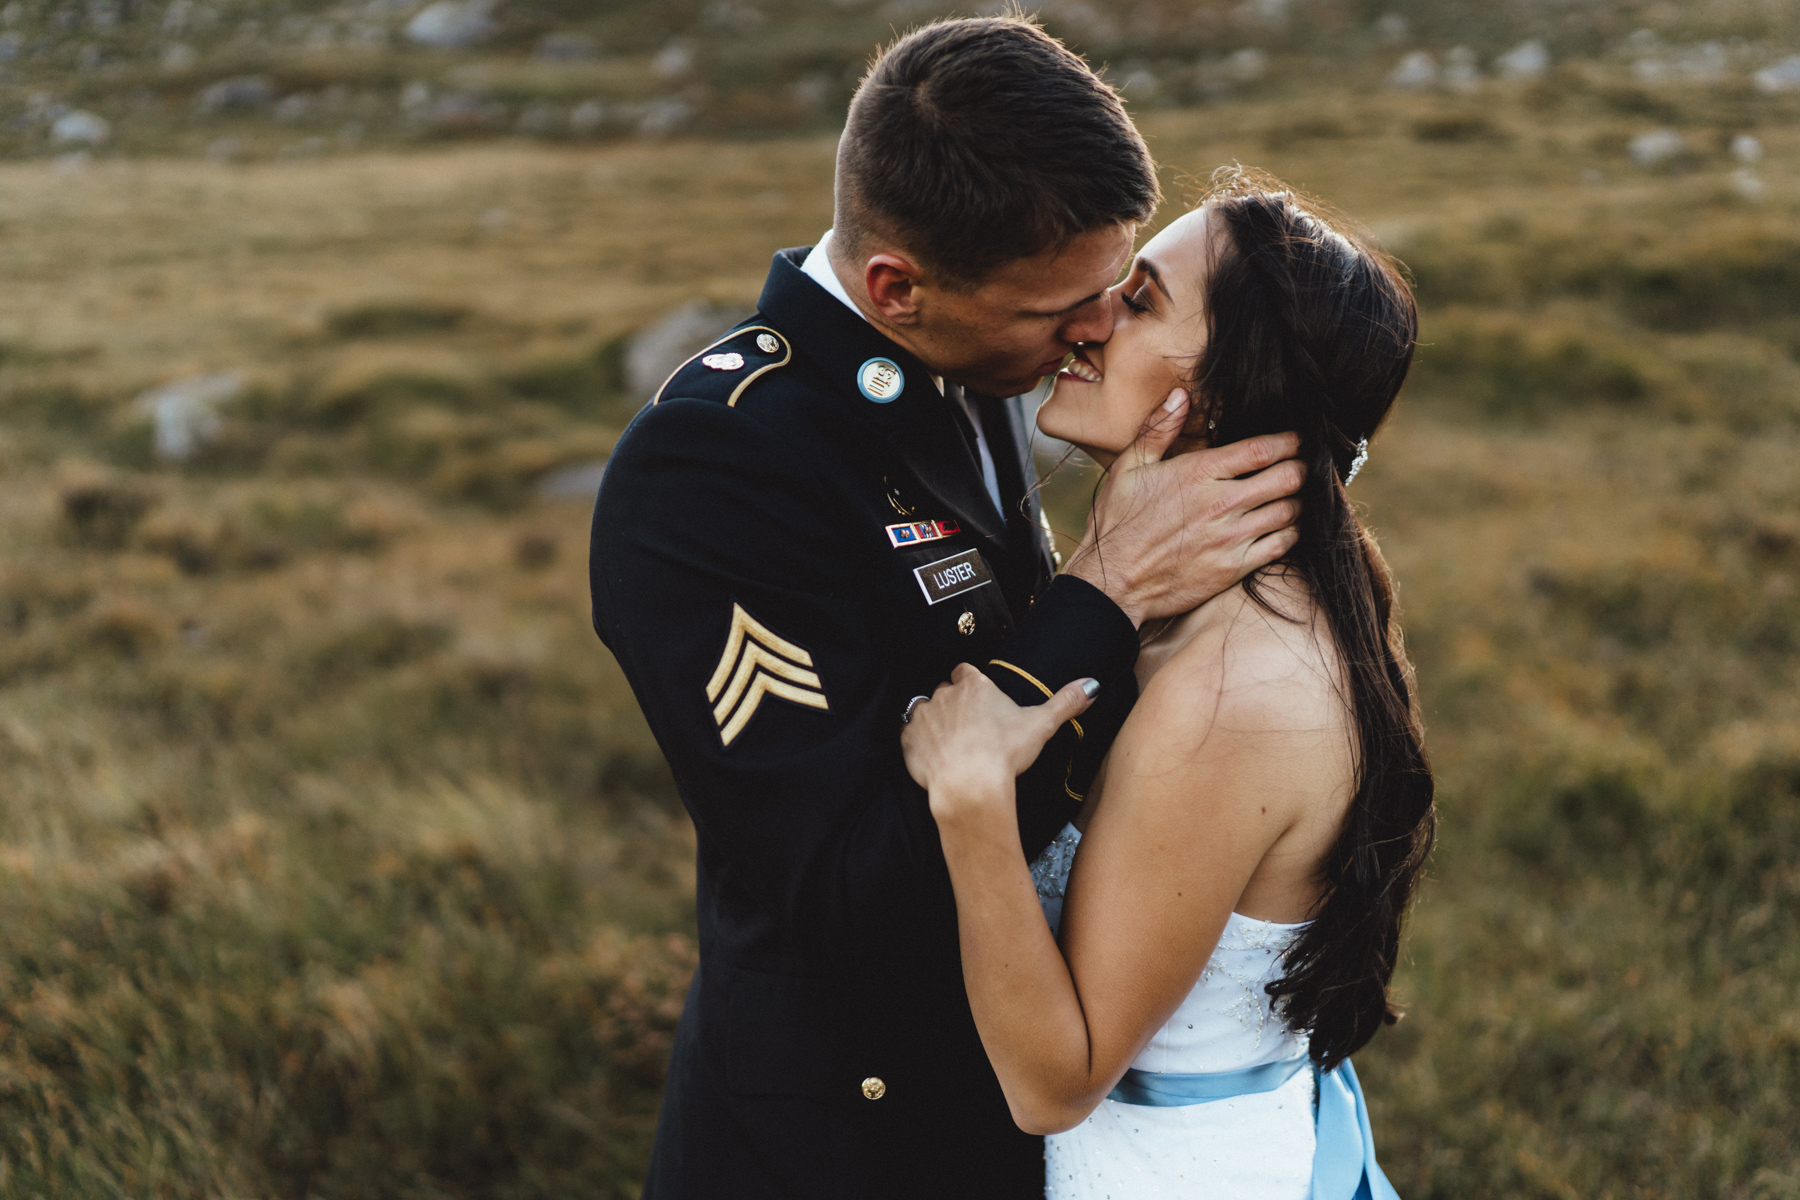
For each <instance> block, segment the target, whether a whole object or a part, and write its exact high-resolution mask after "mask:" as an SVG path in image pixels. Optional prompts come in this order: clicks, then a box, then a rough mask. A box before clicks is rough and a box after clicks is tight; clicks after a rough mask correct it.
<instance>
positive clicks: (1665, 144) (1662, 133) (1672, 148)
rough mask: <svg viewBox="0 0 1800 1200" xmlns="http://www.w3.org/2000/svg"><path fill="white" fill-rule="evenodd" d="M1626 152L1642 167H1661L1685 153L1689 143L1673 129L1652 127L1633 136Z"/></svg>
mask: <svg viewBox="0 0 1800 1200" xmlns="http://www.w3.org/2000/svg"><path fill="white" fill-rule="evenodd" d="M1625 152H1626V153H1627V154H1629V155H1630V156H1631V161H1632V162H1634V163H1636V164H1637V165H1638V166H1640V167H1660V166H1662V165H1663V164H1664V163H1669V162H1673V161H1674V160H1676V159H1678V158H1681V157H1682V156H1683V155H1685V154H1686V153H1687V152H1688V144H1687V139H1686V138H1684V137H1682V136H1681V135H1680V134H1679V133H1677V132H1675V131H1674V130H1673V129H1652V130H1651V131H1650V132H1649V133H1640V134H1638V135H1637V136H1636V137H1634V138H1632V139H1631V144H1630V145H1629V146H1627V147H1626V148H1625Z"/></svg>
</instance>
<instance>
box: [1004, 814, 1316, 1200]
mask: <svg viewBox="0 0 1800 1200" xmlns="http://www.w3.org/2000/svg"><path fill="white" fill-rule="evenodd" d="M1080 841H1081V834H1080V833H1079V832H1078V831H1077V830H1076V829H1075V827H1074V826H1072V825H1071V826H1069V827H1067V828H1065V829H1064V830H1063V832H1062V833H1061V834H1060V835H1059V836H1058V837H1057V839H1056V840H1055V841H1054V842H1052V843H1050V845H1049V847H1048V848H1046V849H1045V851H1044V852H1043V854H1041V855H1039V856H1038V859H1037V861H1036V862H1035V863H1033V864H1032V867H1031V874H1032V878H1033V879H1034V880H1035V881H1036V883H1037V891H1038V898H1039V900H1040V902H1041V903H1042V904H1043V906H1044V915H1045V917H1046V918H1048V919H1049V921H1050V927H1051V928H1052V929H1053V930H1054V929H1059V928H1060V926H1061V922H1062V904H1063V900H1062V898H1063V892H1064V890H1065V889H1066V887H1067V885H1068V879H1069V867H1070V865H1071V864H1072V863H1073V862H1074V859H1075V847H1076V844H1077V843H1078V842H1080ZM1304 928H1305V926H1304V925H1278V924H1275V923H1274V922H1271V921H1258V920H1255V919H1253V918H1251V917H1245V916H1240V915H1239V914H1237V913H1232V914H1231V917H1230V919H1229V920H1228V921H1227V922H1226V924H1225V932H1224V933H1223V934H1222V935H1220V937H1219V945H1218V948H1217V949H1215V950H1214V951H1213V953H1212V957H1211V958H1210V959H1208V960H1207V963H1206V968H1205V969H1204V970H1203V971H1202V972H1201V974H1200V981H1199V982H1198V983H1196V984H1195V985H1194V990H1193V991H1192V992H1190V993H1188V996H1187V998H1186V999H1185V1000H1183V1001H1182V1002H1181V1007H1180V1008H1178V1009H1176V1010H1175V1015H1174V1016H1172V1017H1170V1018H1169V1021H1168V1023H1167V1024H1166V1025H1164V1026H1163V1027H1162V1028H1161V1029H1159V1030H1158V1031H1157V1032H1156V1035H1155V1036H1154V1037H1152V1038H1151V1039H1150V1044H1149V1045H1147V1046H1146V1047H1144V1052H1143V1053H1142V1054H1140V1055H1138V1057H1137V1060H1136V1061H1135V1062H1133V1063H1132V1066H1133V1067H1135V1068H1136V1069H1137V1070H1139V1071H1147V1072H1155V1073H1175V1074H1200V1073H1204V1072H1216V1071H1234V1070H1238V1069H1240V1068H1244V1067H1254V1066H1259V1065H1261V1064H1263V1063H1274V1062H1280V1061H1282V1060H1284V1059H1289V1058H1292V1057H1294V1056H1295V1055H1298V1054H1304V1053H1305V1052H1306V1039H1305V1038H1303V1037H1298V1036H1296V1035H1295V1034H1294V1033H1293V1032H1292V1031H1290V1030H1289V1029H1288V1028H1287V1027H1286V1026H1285V1025H1284V1024H1283V1023H1282V1021H1281V1018H1280V1017H1279V1016H1277V1015H1276V1014H1275V1012H1274V1010H1273V1009H1272V1007H1271V999H1270V996H1269V994H1268V993H1267V992H1266V991H1264V990H1263V987H1264V985H1265V984H1268V983H1270V982H1272V981H1273V980H1275V979H1278V978H1280V976H1281V955H1282V952H1283V951H1284V950H1286V949H1287V947H1288V945H1289V944H1290V943H1291V942H1292V940H1293V939H1294V937H1295V936H1296V935H1297V934H1298V933H1299V932H1300V930H1302V929H1304ZM1314 1092H1315V1083H1314V1075H1313V1072H1312V1071H1311V1070H1301V1071H1299V1072H1298V1073H1296V1074H1295V1075H1294V1076H1293V1078H1291V1079H1289V1080H1288V1081H1287V1082H1286V1083H1284V1084H1282V1085H1281V1086H1280V1087H1278V1088H1276V1089H1275V1090H1274V1091H1272V1092H1262V1093H1259V1094H1256V1095H1249V1096H1233V1097H1230V1098H1228V1099H1223V1100H1211V1101H1207V1102H1205V1103H1200V1104H1189V1105H1183V1106H1180V1107H1171V1108H1162V1107H1151V1106H1146V1105H1138V1104H1123V1103H1120V1102H1118V1101H1115V1100H1102V1101H1101V1102H1100V1107H1099V1108H1097V1109H1095V1110H1094V1111H1093V1112H1092V1113H1091V1114H1090V1115H1089V1116H1088V1118H1087V1120H1085V1121H1083V1122H1082V1123H1081V1124H1080V1125H1077V1126H1076V1127H1075V1128H1073V1129H1071V1130H1069V1131H1068V1132H1067V1133H1059V1134H1053V1135H1052V1136H1050V1137H1049V1138H1046V1139H1045V1150H1046V1153H1045V1168H1046V1170H1045V1178H1046V1185H1045V1195H1046V1196H1048V1197H1049V1198H1050V1200H1152V1198H1154V1200H1202V1198H1204V1200H1237V1198H1239V1197H1243V1198H1245V1200H1249V1198H1251V1197H1254V1200H1308V1198H1309V1197H1310V1196H1311V1195H1312V1182H1313V1149H1314V1137H1315V1130H1314V1110H1313V1098H1314Z"/></svg>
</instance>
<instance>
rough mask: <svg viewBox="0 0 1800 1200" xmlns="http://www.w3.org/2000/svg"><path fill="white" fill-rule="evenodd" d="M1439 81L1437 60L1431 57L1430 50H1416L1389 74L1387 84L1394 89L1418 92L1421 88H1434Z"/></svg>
mask: <svg viewBox="0 0 1800 1200" xmlns="http://www.w3.org/2000/svg"><path fill="white" fill-rule="evenodd" d="M1437 80H1438V66H1437V59H1435V58H1433V57H1432V56H1431V52H1430V51H1429V50H1414V51H1412V52H1411V53H1410V54H1407V55H1406V56H1405V57H1404V58H1402V59H1401V60H1400V62H1399V64H1398V65H1397V66H1396V67H1395V68H1394V69H1393V70H1392V71H1389V72H1388V77H1387V84H1388V86H1389V87H1393V88H1401V89H1403V90H1406V91H1417V90H1418V89H1419V88H1428V87H1430V86H1432V85H1433V84H1435V83H1436V82H1437Z"/></svg>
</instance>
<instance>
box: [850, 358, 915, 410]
mask: <svg viewBox="0 0 1800 1200" xmlns="http://www.w3.org/2000/svg"><path fill="white" fill-rule="evenodd" d="M856 386H857V388H858V390H860V391H861V392H862V394H863V395H865V396H867V397H868V398H869V399H871V400H873V401H874V402H875V403H877V404H886V403H887V402H888V401H890V400H892V399H893V398H894V397H896V396H898V395H899V394H900V393H901V392H903V391H905V390H906V375H905V373H904V372H902V371H901V370H900V364H899V363H897V362H895V361H893V360H892V359H889V358H871V359H870V360H869V361H868V362H866V363H864V364H863V365H862V366H861V367H859V368H857V371H856Z"/></svg>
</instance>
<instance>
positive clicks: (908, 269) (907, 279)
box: [863, 254, 924, 325]
mask: <svg viewBox="0 0 1800 1200" xmlns="http://www.w3.org/2000/svg"><path fill="white" fill-rule="evenodd" d="M923 276H924V272H922V271H920V270H919V268H918V267H917V266H916V265H915V264H914V263H913V262H912V260H911V259H908V258H906V257H904V256H902V255H899V254H876V255H872V256H871V257H870V258H869V261H868V262H867V263H865V264H864V265H863V284H864V286H865V287H867V288H868V289H869V303H870V304H872V305H873V306H874V308H875V311H876V312H878V313H880V314H881V315H882V316H883V317H884V318H885V319H887V320H888V321H890V322H892V323H893V324H895V325H915V324H917V323H918V320H919V299H920V297H919V284H920V282H921V281H922V279H923Z"/></svg>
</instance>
